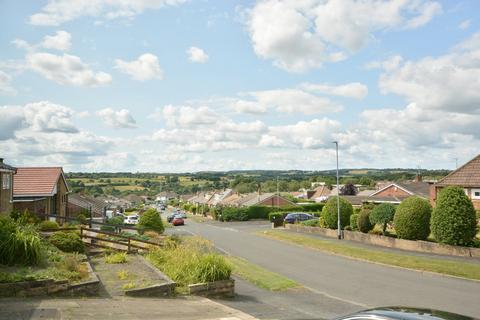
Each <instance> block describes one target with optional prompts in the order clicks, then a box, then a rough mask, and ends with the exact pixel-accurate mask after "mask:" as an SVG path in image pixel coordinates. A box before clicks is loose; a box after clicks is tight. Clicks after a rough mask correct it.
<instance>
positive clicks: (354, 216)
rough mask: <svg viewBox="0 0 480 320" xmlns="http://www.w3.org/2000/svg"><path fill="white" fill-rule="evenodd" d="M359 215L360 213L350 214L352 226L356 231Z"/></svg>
mask: <svg viewBox="0 0 480 320" xmlns="http://www.w3.org/2000/svg"><path fill="white" fill-rule="evenodd" d="M358 216H359V214H358V213H354V214H352V215H351V216H350V228H351V229H352V230H354V231H355V230H358V224H357V221H358Z"/></svg>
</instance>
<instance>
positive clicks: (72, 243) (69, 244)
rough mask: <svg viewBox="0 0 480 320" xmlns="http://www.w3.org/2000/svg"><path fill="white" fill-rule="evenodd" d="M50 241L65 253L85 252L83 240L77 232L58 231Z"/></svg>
mask: <svg viewBox="0 0 480 320" xmlns="http://www.w3.org/2000/svg"><path fill="white" fill-rule="evenodd" d="M49 240H50V243H51V244H53V245H54V246H55V247H57V248H58V249H60V250H62V251H63V252H83V251H84V250H85V247H84V245H83V241H82V239H81V238H80V236H79V235H78V234H77V233H75V232H63V231H58V232H55V233H54V234H52V236H51V237H50V238H49Z"/></svg>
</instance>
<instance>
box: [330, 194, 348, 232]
mask: <svg viewBox="0 0 480 320" xmlns="http://www.w3.org/2000/svg"><path fill="white" fill-rule="evenodd" d="M352 213H353V207H352V205H351V203H350V202H348V201H347V200H345V199H343V198H340V227H341V229H343V228H344V227H345V226H347V225H348V224H349V222H350V216H351V215H352ZM322 217H323V219H324V221H325V223H326V225H327V227H328V228H330V229H337V220H338V218H337V197H336V196H335V197H330V198H329V199H328V201H327V203H326V204H325V206H324V207H323V211H322Z"/></svg>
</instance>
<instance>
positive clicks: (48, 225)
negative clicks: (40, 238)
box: [39, 220, 59, 231]
mask: <svg viewBox="0 0 480 320" xmlns="http://www.w3.org/2000/svg"><path fill="white" fill-rule="evenodd" d="M39 228H40V230H42V231H45V230H58V228H59V227H58V223H57V222H56V221H48V220H45V221H42V222H41V223H40V227H39Z"/></svg>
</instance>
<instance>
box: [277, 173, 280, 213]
mask: <svg viewBox="0 0 480 320" xmlns="http://www.w3.org/2000/svg"><path fill="white" fill-rule="evenodd" d="M279 197H280V192H279V188H278V176H277V208H280V202H279V201H280V198H279Z"/></svg>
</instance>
